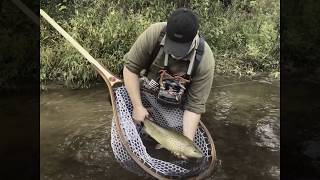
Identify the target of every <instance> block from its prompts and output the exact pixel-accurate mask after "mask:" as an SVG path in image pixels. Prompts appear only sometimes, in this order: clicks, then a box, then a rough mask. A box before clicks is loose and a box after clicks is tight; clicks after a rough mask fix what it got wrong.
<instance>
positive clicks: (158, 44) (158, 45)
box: [146, 26, 167, 71]
mask: <svg viewBox="0 0 320 180" xmlns="http://www.w3.org/2000/svg"><path fill="white" fill-rule="evenodd" d="M166 27H167V26H164V27H163V29H162V30H161V32H160V36H159V38H158V41H157V42H156V44H155V46H154V48H153V50H152V52H151V55H150V59H149V60H148V64H147V66H146V70H147V71H148V69H149V68H150V66H151V64H152V63H153V61H154V59H155V58H156V57H157V55H158V53H159V51H160V48H161V41H162V39H163V37H164V36H165V34H166Z"/></svg>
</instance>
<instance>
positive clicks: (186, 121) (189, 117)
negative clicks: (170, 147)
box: [183, 110, 201, 141]
mask: <svg viewBox="0 0 320 180" xmlns="http://www.w3.org/2000/svg"><path fill="white" fill-rule="evenodd" d="M200 117H201V114H197V113H194V112H191V111H188V110H185V111H184V113H183V134H184V135H185V136H186V137H187V138H189V139H191V140H192V141H193V140H194V136H195V134H196V130H197V128H198V124H199V122H200Z"/></svg>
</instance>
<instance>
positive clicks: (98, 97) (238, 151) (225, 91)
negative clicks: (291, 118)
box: [40, 82, 310, 180]
mask: <svg viewBox="0 0 320 180" xmlns="http://www.w3.org/2000/svg"><path fill="white" fill-rule="evenodd" d="M273 84H274V83H271V85H270V83H261V82H251V83H246V84H238V85H234V86H225V87H222V88H213V90H212V92H211V94H210V97H209V100H208V103H207V112H206V113H205V114H204V115H203V116H202V120H203V121H204V123H205V124H206V126H207V128H208V129H209V131H210V132H211V133H212V135H213V138H214V141H215V145H216V151H217V156H218V158H219V160H220V162H221V165H220V166H219V168H218V169H216V172H215V174H214V175H213V176H211V177H210V178H209V179H224V180H225V179H237V180H241V179H269V180H273V179H279V174H280V169H279V148H280V147H279V144H280V141H279V134H280V128H279V87H277V86H274V85H273ZM106 95H107V93H106V89H105V88H104V87H101V88H94V89H89V90H63V89H62V90H51V91H49V92H46V93H44V94H42V95H41V108H40V110H41V115H40V116H41V123H40V126H41V129H40V133H41V139H40V142H41V169H40V170H41V179H95V180H100V179H116V178H117V179H141V178H140V177H137V176H135V175H134V174H132V173H130V172H128V171H126V170H124V169H123V168H122V167H120V165H119V164H118V163H117V162H116V161H115V158H114V156H113V153H112V149H111V146H110V130H111V129H110V125H111V119H112V108H111V106H110V104H108V101H107V96H106ZM309 154H310V153H309Z"/></svg>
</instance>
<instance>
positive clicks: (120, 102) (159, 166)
mask: <svg viewBox="0 0 320 180" xmlns="http://www.w3.org/2000/svg"><path fill="white" fill-rule="evenodd" d="M114 93H115V101H116V108H117V111H118V118H119V122H120V127H121V128H122V129H123V132H124V136H125V137H124V138H125V139H127V141H128V144H129V148H130V150H131V152H133V153H134V154H135V155H136V157H137V158H138V159H139V160H140V161H141V162H143V164H144V165H145V166H146V167H148V168H149V169H150V170H152V171H153V172H155V173H157V174H159V175H161V176H163V177H180V178H181V177H187V176H193V175H196V174H198V173H199V172H201V171H203V170H205V169H206V168H207V167H208V164H209V162H210V159H211V158H212V154H211V148H212V147H211V144H210V142H209V141H208V138H207V134H206V133H205V131H204V129H203V128H202V127H200V126H199V128H198V129H197V131H196V136H195V140H194V142H195V144H196V145H197V146H198V148H199V150H200V151H201V152H202V154H203V155H204V156H205V157H204V158H203V159H202V160H201V161H200V162H198V163H193V165H190V163H189V162H188V161H186V160H175V161H165V160H161V159H157V158H155V157H152V156H151V155H150V154H149V153H148V152H147V148H146V146H145V145H144V143H143V141H144V139H145V138H147V136H146V135H145V134H144V132H143V131H142V127H141V126H140V125H136V124H135V123H134V122H133V120H132V117H131V114H132V108H133V107H132V104H131V101H130V98H129V96H128V93H127V91H126V89H125V87H123V86H121V87H118V88H116V89H115V90H114ZM141 99H142V103H143V105H144V106H145V107H146V108H147V109H148V110H149V113H150V115H151V117H152V118H153V119H154V120H155V121H156V122H157V123H158V124H159V125H161V126H163V127H166V128H173V129H175V130H177V131H178V132H182V117H183V110H181V109H179V108H172V107H166V106H163V105H161V104H159V103H158V102H157V100H156V97H155V96H154V95H152V94H151V93H149V92H146V91H142V92H141ZM111 146H112V150H113V153H114V155H115V158H116V160H117V161H118V162H119V163H120V165H121V166H122V167H124V168H126V169H128V170H129V171H131V172H133V173H135V174H137V175H140V176H145V175H147V173H146V172H145V171H144V170H143V169H142V168H141V167H140V166H139V165H138V164H137V163H136V162H135V161H134V160H133V158H132V157H131V156H130V155H129V153H128V152H127V150H126V148H125V146H124V145H123V144H122V143H121V140H120V134H119V133H118V132H117V128H116V119H115V118H113V120H112V129H111Z"/></svg>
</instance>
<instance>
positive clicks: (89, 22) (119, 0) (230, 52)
mask: <svg viewBox="0 0 320 180" xmlns="http://www.w3.org/2000/svg"><path fill="white" fill-rule="evenodd" d="M45 2H46V3H45ZM45 2H43V3H42V4H41V8H43V9H44V10H45V11H46V12H47V13H48V14H49V15H50V16H51V17H52V18H54V19H55V20H56V21H57V22H58V23H59V24H60V25H61V26H62V27H63V28H64V29H65V30H66V31H67V32H69V33H70V35H71V36H73V37H74V38H75V39H76V40H77V41H78V42H79V43H80V44H81V45H82V46H84V47H85V48H86V49H87V50H88V51H89V52H90V54H91V55H92V56H93V57H95V58H100V59H101V61H100V62H101V63H103V64H104V65H105V66H106V67H107V68H109V69H110V70H111V71H112V72H114V73H116V74H119V73H120V70H121V69H122V67H123V62H122V58H123V56H124V54H125V53H126V52H127V51H128V50H129V49H130V47H131V45H132V44H133V43H134V41H135V39H136V38H137V37H138V35H139V34H140V33H141V32H142V31H143V30H144V29H145V28H146V27H148V26H149V25H150V24H152V23H154V22H159V21H166V18H167V16H168V15H169V14H170V12H172V11H173V10H174V9H175V8H176V7H177V2H175V1H170V0H166V1H149V0H132V1H125V0H95V1H93V0H88V1H78V0H77V1H76V0H74V1H68V0H61V1H60V3H57V1H54V2H51V3H50V1H45ZM190 6H191V9H194V10H195V11H196V12H197V13H198V15H199V17H200V24H201V26H200V32H201V35H203V36H204V37H205V39H206V41H207V42H208V43H209V45H210V47H211V48H212V50H213V52H214V54H215V59H216V73H217V74H223V75H235V76H253V75H255V74H256V73H257V72H267V73H269V74H270V75H271V76H274V77H278V76H279V49H280V46H279V41H280V40H279V36H280V35H279V29H280V28H279V21H280V18H279V16H280V15H279V11H280V10H279V9H280V8H279V6H280V2H279V0H261V1H248V0H233V1H232V5H230V6H229V7H224V6H223V4H222V3H221V2H220V1H211V0H201V1H200V0H192V1H190ZM40 30H41V36H40V42H41V49H40V51H41V61H40V63H41V71H40V79H41V83H42V84H46V83H47V82H50V81H55V82H63V83H64V84H65V85H66V86H67V87H89V86H90V85H92V84H93V83H95V82H97V80H99V77H98V76H99V75H98V74H97V73H96V72H95V71H94V70H93V68H92V67H91V65H90V64H89V62H87V61H86V60H85V59H84V58H83V57H82V56H81V55H80V54H79V53H78V52H77V51H76V50H75V49H74V48H73V47H72V46H71V45H70V44H69V42H67V41H66V40H65V39H63V38H62V36H61V35H59V34H58V33H57V32H56V31H55V30H54V29H53V28H52V27H50V25H49V24H48V23H47V22H45V20H43V19H42V20H41V26H40Z"/></svg>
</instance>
